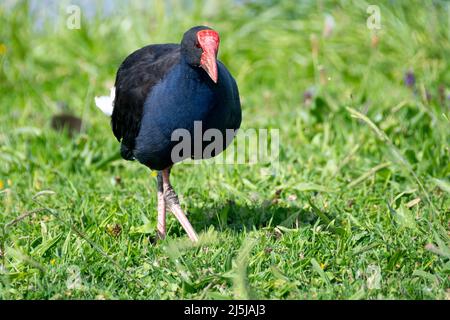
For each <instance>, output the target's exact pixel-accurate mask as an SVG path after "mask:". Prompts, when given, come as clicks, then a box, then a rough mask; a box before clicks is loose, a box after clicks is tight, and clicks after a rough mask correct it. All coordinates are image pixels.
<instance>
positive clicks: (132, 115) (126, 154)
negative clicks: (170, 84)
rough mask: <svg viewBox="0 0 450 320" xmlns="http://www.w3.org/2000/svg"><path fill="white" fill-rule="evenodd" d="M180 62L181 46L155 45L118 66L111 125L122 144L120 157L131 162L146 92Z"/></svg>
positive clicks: (134, 54) (136, 53)
mask: <svg viewBox="0 0 450 320" xmlns="http://www.w3.org/2000/svg"><path fill="white" fill-rule="evenodd" d="M179 61H180V45H178V44H154V45H149V46H146V47H144V48H141V49H139V50H137V51H135V52H133V53H132V54H130V55H129V56H128V57H127V58H126V59H125V60H124V61H123V62H122V64H121V66H120V67H119V70H118V71H117V75H116V83H115V87H116V96H115V100H114V109H113V113H112V116H111V125H112V130H113V133H114V135H115V136H116V138H117V140H119V141H122V146H121V154H122V157H123V158H125V159H127V160H132V159H133V149H134V143H135V139H136V137H137V135H138V133H139V129H140V127H141V119H142V113H143V108H144V102H145V99H146V97H147V95H148V93H149V92H150V91H151V89H152V87H153V86H154V85H156V84H157V83H158V82H159V81H161V80H162V79H163V78H164V76H165V75H166V74H167V73H168V71H169V70H171V69H172V67H173V66H174V65H176V64H177V63H178V62H179Z"/></svg>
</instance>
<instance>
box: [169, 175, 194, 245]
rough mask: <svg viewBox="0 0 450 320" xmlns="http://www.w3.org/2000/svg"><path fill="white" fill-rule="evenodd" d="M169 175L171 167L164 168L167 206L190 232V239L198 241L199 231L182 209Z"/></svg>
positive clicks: (187, 231)
mask: <svg viewBox="0 0 450 320" xmlns="http://www.w3.org/2000/svg"><path fill="white" fill-rule="evenodd" d="M169 176H170V168H167V169H164V170H163V171H162V180H163V189H164V199H165V202H166V206H167V208H168V209H169V210H170V211H172V213H173V214H174V215H175V217H176V218H177V219H178V221H179V222H180V223H181V226H182V227H183V229H184V230H185V231H186V233H187V234H188V236H189V239H191V240H192V241H193V242H197V241H198V236H197V233H196V232H195V230H194V228H192V225H191V223H190V222H189V220H188V219H187V218H186V215H185V214H184V212H183V210H182V209H181V206H180V202H179V200H178V196H177V194H176V193H175V191H174V190H173V188H172V186H171V184H170V180H169Z"/></svg>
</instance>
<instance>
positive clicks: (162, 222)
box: [157, 171, 166, 239]
mask: <svg viewBox="0 0 450 320" xmlns="http://www.w3.org/2000/svg"><path fill="white" fill-rule="evenodd" d="M157 179H158V226H157V229H158V234H157V237H158V238H159V239H164V238H165V237H166V200H165V199H164V188H163V178H162V172H161V171H159V172H158V178H157Z"/></svg>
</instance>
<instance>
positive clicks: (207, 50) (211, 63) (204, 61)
mask: <svg viewBox="0 0 450 320" xmlns="http://www.w3.org/2000/svg"><path fill="white" fill-rule="evenodd" d="M197 39H198V43H199V45H200V47H201V48H202V50H203V53H202V56H201V59H200V67H202V68H203V69H204V70H205V71H206V73H208V75H209V77H210V78H211V80H212V81H214V83H217V78H218V76H219V75H218V72H217V61H216V57H217V52H218V51H219V43H220V39H219V34H218V33H217V32H215V31H214V30H201V31H199V32H197Z"/></svg>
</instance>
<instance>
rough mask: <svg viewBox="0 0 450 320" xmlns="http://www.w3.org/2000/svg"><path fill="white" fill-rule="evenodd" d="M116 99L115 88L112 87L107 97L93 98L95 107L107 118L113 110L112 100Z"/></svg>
mask: <svg viewBox="0 0 450 320" xmlns="http://www.w3.org/2000/svg"><path fill="white" fill-rule="evenodd" d="M115 97H116V88H115V87H112V88H111V92H110V95H109V97H108V96H101V97H95V105H96V106H97V107H98V108H99V109H100V110H102V112H103V113H104V114H106V115H107V116H110V115H112V112H113V108H114V98H115Z"/></svg>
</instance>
